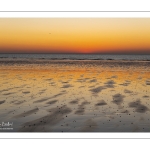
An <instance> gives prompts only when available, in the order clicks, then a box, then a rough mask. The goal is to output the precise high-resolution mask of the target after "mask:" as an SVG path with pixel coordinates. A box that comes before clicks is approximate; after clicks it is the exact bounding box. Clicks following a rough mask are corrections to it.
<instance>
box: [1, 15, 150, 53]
mask: <svg viewBox="0 0 150 150" xmlns="http://www.w3.org/2000/svg"><path fill="white" fill-rule="evenodd" d="M0 53H149V54H150V18H0Z"/></svg>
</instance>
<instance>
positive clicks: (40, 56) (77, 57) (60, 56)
mask: <svg viewBox="0 0 150 150" xmlns="http://www.w3.org/2000/svg"><path fill="white" fill-rule="evenodd" d="M0 58H16V59H17V58H19V59H48V60H131V61H132V60H133V61H134V60H139V61H140V60H141V61H150V55H139V54H138V55H116V54H0Z"/></svg>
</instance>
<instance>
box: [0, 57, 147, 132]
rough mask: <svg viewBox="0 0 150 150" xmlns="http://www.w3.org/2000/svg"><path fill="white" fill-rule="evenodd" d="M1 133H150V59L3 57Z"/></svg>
mask: <svg viewBox="0 0 150 150" xmlns="http://www.w3.org/2000/svg"><path fill="white" fill-rule="evenodd" d="M0 85H1V86H0V110H1V111H0V121H1V122H10V123H13V125H12V126H11V127H12V128H13V129H12V130H4V129H2V128H3V127H0V128H1V130H0V132H149V131H150V61H149V60H111V59H108V60H76V59H74V60H69V59H54V60H52V59H42V58H38V59H37V58H34V59H32V58H30V59H21V58H20V59H16V58H0Z"/></svg>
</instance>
